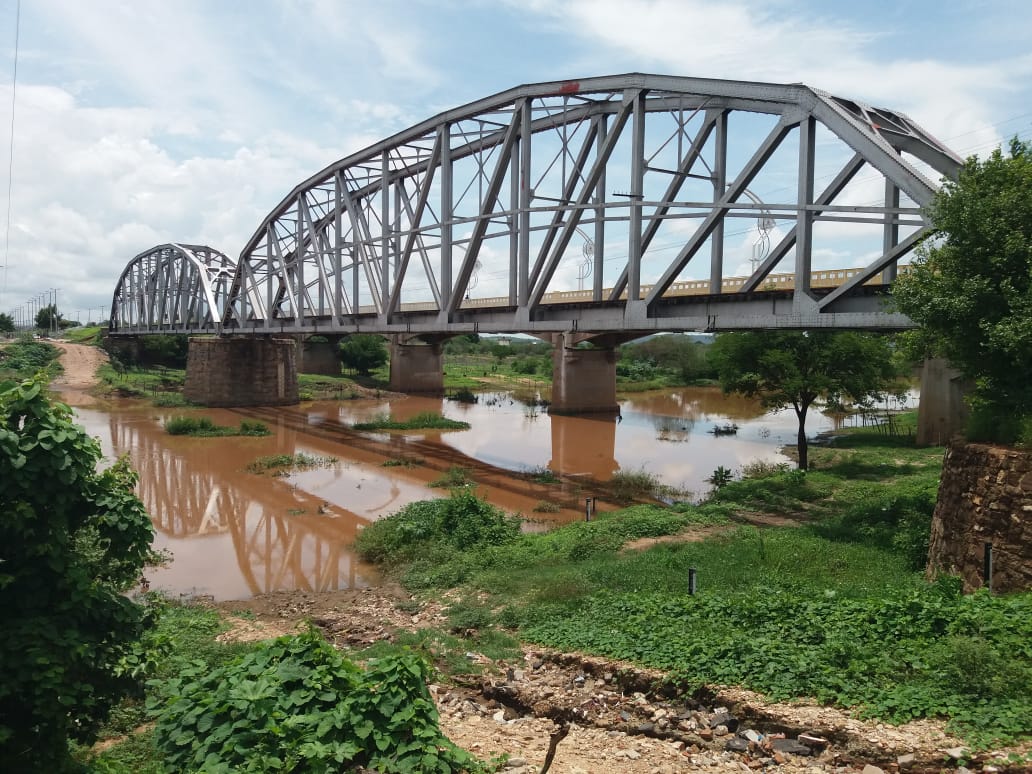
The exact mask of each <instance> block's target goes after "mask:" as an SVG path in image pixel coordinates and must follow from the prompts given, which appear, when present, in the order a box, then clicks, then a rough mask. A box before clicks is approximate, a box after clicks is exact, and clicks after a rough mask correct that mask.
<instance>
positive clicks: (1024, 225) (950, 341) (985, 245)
mask: <svg viewBox="0 0 1032 774" xmlns="http://www.w3.org/2000/svg"><path fill="white" fill-rule="evenodd" d="M928 214H929V217H930V220H931V223H932V228H933V230H934V235H935V237H936V239H933V240H932V241H929V242H927V243H925V245H924V246H922V248H921V249H920V250H919V253H918V257H917V258H916V260H915V261H914V263H913V265H912V267H911V271H910V272H909V273H907V274H905V275H902V276H900V277H899V279H898V280H897V282H896V283H895V285H894V286H893V290H892V292H893V298H894V299H895V302H896V305H897V306H898V307H899V309H900V311H902V312H903V313H904V314H906V315H907V316H908V317H910V319H911V320H913V321H914V322H915V323H917V324H918V325H919V326H920V334H921V336H922V338H923V342H922V343H923V344H924V346H925V349H926V350H927V351H930V352H933V353H935V354H939V355H942V356H944V357H946V358H947V359H948V360H949V361H950V362H951V363H952V364H953V365H954V366H955V367H956V368H959V369H960V370H961V371H962V372H963V373H964V374H965V375H966V376H968V377H970V378H972V379H974V380H975V384H976V387H975V398H976V406H975V408H976V410H977V409H978V408H979V407H980V406H981V408H983V409H985V410H986V412H987V413H989V414H995V415H996V417H997V420H998V421H997V424H998V425H1000V426H1002V427H1004V428H1006V427H1008V426H1009V428H1010V429H1011V430H1012V431H1013V430H1014V429H1015V428H1016V425H1017V423H1016V422H1015V421H1014V420H1015V419H1017V418H1018V417H1020V416H1022V415H1026V416H1027V415H1029V414H1032V378H1029V376H1030V373H1032V371H1030V363H1032V144H1030V143H1028V142H1023V141H1020V140H1017V139H1015V140H1013V141H1011V145H1010V156H1009V157H1006V156H1004V155H1003V154H1002V153H1001V152H1000V150H999V149H997V150H996V151H994V152H993V153H992V155H991V156H989V158H988V159H986V160H985V161H979V160H978V159H977V158H974V157H972V158H970V159H968V160H967V163H965V164H964V166H963V168H962V169H961V171H960V176H959V177H958V179H957V180H956V182H953V181H947V182H945V183H944V184H943V187H942V190H940V191H939V193H938V194H937V195H936V197H935V200H934V201H933V203H932V205H931V207H930V208H929V212H928ZM979 404H980V406H979ZM976 413H977V411H976ZM999 440H1006V439H999Z"/></svg>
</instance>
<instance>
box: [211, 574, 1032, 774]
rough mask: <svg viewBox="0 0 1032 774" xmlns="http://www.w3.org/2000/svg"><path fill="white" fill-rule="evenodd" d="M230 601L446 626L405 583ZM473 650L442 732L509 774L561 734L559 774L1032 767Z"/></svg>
mask: <svg viewBox="0 0 1032 774" xmlns="http://www.w3.org/2000/svg"><path fill="white" fill-rule="evenodd" d="M224 606H226V607H228V608H229V609H231V610H232V611H234V612H239V611H241V610H246V611H249V612H250V613H252V614H254V616H255V618H256V619H257V621H252V622H251V623H252V625H253V624H255V623H257V624H262V622H266V623H267V624H274V625H275V627H274V628H279V627H281V626H283V625H284V624H287V623H290V622H294V623H296V622H298V621H299V620H302V619H308V620H311V621H312V622H313V623H315V624H316V625H318V626H319V627H320V628H322V629H323V630H324V632H325V633H326V635H327V637H328V638H329V639H331V640H332V641H334V642H336V643H337V644H338V645H349V646H352V647H362V646H364V645H367V644H369V643H370V642H373V641H376V640H380V639H390V638H392V637H393V633H394V632H396V631H398V630H399V629H409V630H411V629H418V628H420V627H422V626H435V627H441V626H444V625H445V617H444V615H443V609H442V606H441V605H440V604H437V603H432V604H423V605H422V606H419V607H418V609H417V608H416V607H415V606H413V605H412V604H411V603H410V601H409V600H408V598H407V595H405V594H404V592H401V591H400V590H398V589H396V588H395V589H386V588H380V589H376V590H373V589H362V590H351V591H342V592H333V593H329V594H311V593H303V592H302V593H298V592H293V593H289V594H276V595H266V596H264V597H258V598H255V599H254V600H250V601H247V602H235V603H231V606H230V604H229V603H224ZM466 655H467V659H469V661H470V666H471V669H470V671H471V672H474V671H477V670H482V671H483V672H484V674H483V675H469V676H466V677H461V676H460V677H455V678H454V680H453V682H452V683H450V684H445V683H443V682H442V683H440V684H435V685H432V686H431V693H432V694H433V696H434V698H435V700H436V702H437V706H438V709H439V712H440V715H441V727H442V729H443V730H444V732H445V733H446V734H447V735H448V737H449V738H450V739H452V741H454V742H455V743H456V744H458V745H459V746H461V747H463V748H465V749H467V750H470V751H471V752H473V753H474V754H476V755H477V756H479V757H480V758H482V759H484V760H491V759H492V758H495V759H497V758H499V757H500V756H508V758H507V762H506V763H505V764H504V766H505V768H504V771H505V772H507V773H508V774H532V773H534V774H536V772H539V771H540V770H541V767H542V765H543V763H544V760H545V756H546V754H547V751H548V747H549V741H550V738H551V736H552V734H553V733H555V732H556V730H557V728H560V727H567V728H568V735H567V736H566V737H565V738H564V739H562V741H560V742H559V743H558V745H557V746H556V754H555V759H554V761H553V763H552V765H551V768H550V769H549V772H551V774H589V773H590V774H594V773H595V772H622V773H626V774H667V773H668V772H682V771H697V770H703V771H714V772H719V771H736V772H743V774H744V773H745V772H754V771H762V772H770V773H771V774H781V773H782V772H783V773H784V774H803V773H805V774H824V773H827V772H834V773H835V774H879V772H881V774H912V773H917V772H920V773H921V774H924V773H925V772H933V771H934V772H939V771H943V770H952V771H956V772H958V774H965V771H963V770H962V769H963V767H964V765H966V766H967V768H968V771H970V772H978V771H982V772H986V774H995V773H996V772H1008V773H1012V772H1019V771H1032V767H1027V766H1021V765H1013V764H1011V765H1009V766H1007V765H1004V764H1003V763H1002V759H1004V758H1006V753H1005V752H1000V753H992V754H988V755H981V756H979V757H978V758H977V759H976V760H975V761H972V759H971V758H969V757H967V751H966V750H965V749H964V747H963V743H962V742H961V740H959V739H956V738H954V737H951V736H949V735H948V734H946V733H945V732H944V730H943V727H942V724H941V723H936V722H934V721H916V722H912V723H908V724H905V725H902V726H891V725H887V724H883V723H876V722H869V721H864V720H860V719H858V718H855V717H852V716H850V715H849V714H848V713H846V712H845V711H843V710H839V709H835V708H833V707H824V706H818V705H809V704H803V703H798V704H796V703H793V704H788V703H777V702H770V701H769V700H767V699H765V698H764V697H762V696H760V695H759V694H756V693H753V692H750V691H746V690H742V689H737V688H734V689H722V690H720V691H715V692H706V691H703V692H697V693H696V694H694V695H684V694H683V693H682V692H680V691H679V690H678V689H677V687H676V686H674V685H672V684H671V683H670V682H669V681H668V680H667V678H666V675H665V674H664V673H662V672H658V671H652V670H647V669H641V668H638V667H635V666H634V665H631V664H627V663H622V662H615V661H610V660H607V659H601V658H595V657H587V656H583V655H580V654H564V653H557V652H550V651H543V650H533V649H526V650H525V652H524V657H523V659H522V661H519V662H515V663H502V662H491V661H490V660H488V659H486V658H485V657H483V656H481V655H479V654H476V653H468V654H466ZM1019 752H1025V753H1027V752H1028V750H1027V749H1024V750H1019Z"/></svg>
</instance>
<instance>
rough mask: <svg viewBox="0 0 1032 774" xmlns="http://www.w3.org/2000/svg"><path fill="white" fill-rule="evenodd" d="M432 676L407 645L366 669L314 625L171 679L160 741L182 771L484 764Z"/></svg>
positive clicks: (159, 701) (161, 706)
mask: <svg viewBox="0 0 1032 774" xmlns="http://www.w3.org/2000/svg"><path fill="white" fill-rule="evenodd" d="M428 676H429V675H428V667H427V664H426V662H425V661H423V660H422V659H421V658H420V657H419V656H417V655H416V654H414V653H399V652H397V651H395V652H394V653H392V654H391V655H389V656H386V657H384V658H380V659H369V660H368V662H367V664H366V668H365V669H362V668H361V667H358V666H356V665H355V664H354V663H352V662H351V661H349V660H348V659H346V658H345V657H344V656H343V655H342V654H341V653H340V652H339V651H337V650H336V649H335V648H334V647H333V646H332V645H330V644H329V643H327V642H326V641H325V640H324V639H323V638H322V635H320V634H319V633H318V632H317V631H316V630H312V629H309V630H308V631H307V632H305V633H303V634H300V635H296V636H288V637H281V638H279V639H277V640H275V641H273V642H271V643H267V644H265V645H263V646H261V647H259V648H256V649H255V650H253V651H252V652H250V653H247V654H245V655H243V656H242V657H240V658H239V659H237V660H235V661H233V662H231V663H229V664H227V665H226V666H224V667H220V668H217V669H214V670H213V669H210V668H209V667H208V665H207V664H197V665H192V666H189V667H187V668H185V669H184V670H183V671H182V672H181V673H180V675H179V676H177V677H175V678H173V679H171V680H168V681H166V682H165V684H164V685H163V686H162V688H161V690H160V692H159V694H158V695H157V696H155V697H154V700H153V702H152V705H151V706H152V707H153V708H154V709H155V710H156V711H157V726H156V728H155V734H154V736H155V741H156V744H157V747H158V749H159V750H160V751H161V752H162V753H163V756H164V762H165V765H166V767H169V768H171V769H173V770H176V771H209V772H212V774H216V773H217V772H233V771H255V772H265V771H306V772H327V773H328V772H333V771H340V770H342V769H343V768H349V769H350V768H353V767H359V766H362V767H368V768H371V769H374V770H376V771H382V772H452V771H459V770H467V771H475V770H479V769H481V766H480V765H479V764H478V763H477V761H476V760H475V759H474V758H473V757H472V756H471V755H469V754H468V753H466V752H465V751H463V750H460V749H459V748H457V747H455V746H454V745H453V744H452V743H451V742H449V741H448V739H447V738H446V737H445V736H444V735H443V734H442V733H441V731H440V729H439V728H438V726H437V709H436V707H435V706H434V702H433V699H432V698H431V696H430V692H429V690H428V688H427V682H428Z"/></svg>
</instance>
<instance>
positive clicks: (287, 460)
mask: <svg viewBox="0 0 1032 774" xmlns="http://www.w3.org/2000/svg"><path fill="white" fill-rule="evenodd" d="M337 461H338V460H337V458H336V457H316V456H313V455H311V454H304V453H301V452H298V453H297V454H273V455H269V456H267V457H259V458H258V459H256V460H254V461H253V462H250V463H248V465H247V467H246V468H244V470H246V471H247V472H248V473H267V472H269V471H281V473H280V475H282V474H283V473H284V472H286V471H287V470H288V469H289V470H311V469H312V468H329V467H333V466H334V465H336V464H337Z"/></svg>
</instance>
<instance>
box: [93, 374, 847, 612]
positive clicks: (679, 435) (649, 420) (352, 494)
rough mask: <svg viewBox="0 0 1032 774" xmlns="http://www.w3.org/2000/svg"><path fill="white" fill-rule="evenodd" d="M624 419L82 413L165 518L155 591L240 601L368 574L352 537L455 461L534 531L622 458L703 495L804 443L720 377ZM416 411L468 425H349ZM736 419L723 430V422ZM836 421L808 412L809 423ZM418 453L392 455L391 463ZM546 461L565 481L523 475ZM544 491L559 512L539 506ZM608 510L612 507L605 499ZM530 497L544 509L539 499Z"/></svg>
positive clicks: (325, 405) (98, 407)
mask: <svg viewBox="0 0 1032 774" xmlns="http://www.w3.org/2000/svg"><path fill="white" fill-rule="evenodd" d="M620 408H621V411H620V416H619V417H606V418H585V417H560V416H549V415H548V414H547V413H546V411H545V410H544V409H542V408H539V407H537V406H534V405H528V403H525V402H521V401H520V400H517V399H516V398H515V397H513V396H512V395H510V394H508V393H483V394H481V395H480V396H479V401H478V402H477V403H475V404H459V403H455V402H451V401H445V400H440V399H430V398H417V397H401V398H395V399H392V400H387V399H384V400H353V401H342V402H316V403H305V404H302V405H301V406H297V407H289V408H262V409H208V410H191V412H190V413H192V414H199V415H204V416H208V417H210V418H211V419H212V420H213V421H215V422H216V423H219V424H225V425H237V424H239V423H240V421H241V420H244V419H247V420H255V419H257V420H260V421H262V422H264V423H265V424H266V425H267V426H268V427H269V428H270V429H271V430H272V435H271V436H268V437H264V438H247V437H229V438H192V437H186V436H170V435H168V434H167V433H166V432H165V430H164V428H163V422H164V421H165V420H166V419H167V418H169V417H172V416H176V415H180V414H183V413H184V411H183V410H182V409H158V408H153V407H149V406H143V405H141V404H139V403H137V402H129V401H124V402H117V401H116V402H111V403H97V404H94V405H93V406H79V407H76V409H75V411H76V414H77V416H78V419H79V421H80V422H81V423H82V424H83V425H84V426H85V427H86V429H87V430H88V432H89V433H90V434H91V435H93V436H95V437H98V438H99V439H100V441H101V444H102V446H103V449H104V453H105V455H106V456H107V457H109V458H114V457H117V456H119V455H123V454H128V455H129V456H130V458H131V459H132V463H133V465H134V467H135V468H136V470H137V471H138V472H139V474H140V484H139V494H140V497H141V499H142V500H143V501H144V503H145V504H146V506H147V509H148V511H149V512H150V514H151V517H152V519H153V521H154V526H155V528H156V533H157V534H156V539H155V547H156V548H158V549H161V550H163V551H165V552H167V553H169V554H170V555H171V557H172V559H171V561H170V562H169V563H168V564H167V566H165V567H162V568H158V569H155V570H153V571H151V572H149V573H148V581H149V583H150V585H151V588H156V589H161V590H164V591H166V592H169V593H171V594H203V595H210V596H211V597H213V598H215V599H217V600H227V599H246V598H249V597H251V596H253V595H255V594H259V593H262V592H268V591H276V590H288V589H291V590H292V589H301V590H311V591H324V590H335V589H342V588H354V587H361V586H366V585H371V584H375V583H376V582H377V575H376V572H375V570H373V568H371V567H369V566H368V565H365V564H363V563H362V562H359V561H358V560H357V559H356V558H355V557H354V555H353V554H352V553H351V552H350V550H349V548H348V546H349V545H350V543H351V542H352V541H353V540H354V538H355V535H356V533H357V532H358V530H360V529H362V528H363V527H364V526H365V525H367V524H369V523H370V522H372V521H374V520H376V519H377V518H379V517H381V516H383V515H387V514H390V513H393V512H394V511H396V510H398V509H399V508H401V507H402V506H403V505H405V504H406V503H409V502H413V501H415V500H420V499H427V498H430V497H441V496H445V495H446V494H447V491H446V490H442V489H438V488H430V487H429V486H428V484H429V483H430V482H432V481H433V480H435V479H437V478H439V477H440V476H441V475H442V474H443V473H444V472H445V471H446V470H447V469H448V468H450V467H452V466H460V467H463V468H466V469H468V470H469V471H470V474H471V476H472V478H473V479H474V480H475V481H476V482H477V491H478V492H479V493H480V494H481V495H482V496H484V497H486V498H487V499H488V500H490V501H491V502H493V503H495V504H496V505H499V506H501V507H502V508H505V509H506V510H508V511H518V512H520V513H522V514H523V515H524V516H525V517H529V518H531V519H534V521H533V522H532V523H531V524H529V526H528V528H530V529H543V528H547V526H548V524H549V523H556V522H564V521H569V520H571V519H579V518H584V505H583V501H584V498H585V497H591V496H593V495H595V494H596V489H597V488H598V485H597V484H595V483H594V482H605V481H608V480H609V479H611V478H612V476H613V474H614V473H616V472H617V471H639V470H643V471H646V472H648V473H651V474H653V475H654V476H656V477H657V478H658V479H659V480H660V481H661V482H662V483H664V484H667V485H669V486H672V487H676V488H678V489H680V490H683V491H684V492H685V493H686V494H684V495H683V496H684V497H685V498H689V497H692V496H695V497H698V496H701V495H703V494H705V493H706V492H707V491H708V489H709V485H708V484H706V483H705V479H706V478H707V477H708V476H709V475H710V474H711V473H712V472H713V470H714V469H716V468H717V467H718V466H724V467H726V468H731V469H734V470H738V469H740V468H741V466H742V465H743V464H746V463H749V462H752V461H755V460H770V461H777V460H784V459H785V458H784V457H783V456H782V455H780V453H779V451H778V450H779V448H780V447H781V446H783V445H785V444H790V443H793V442H794V440H795V416H794V414H793V413H792V412H791V410H789V411H787V412H779V413H776V414H766V413H764V411H763V409H762V408H761V407H760V406H759V405H758V404H757V403H756V402H754V401H750V400H746V399H743V398H739V397H729V396H725V395H722V394H721V392H720V390H719V389H716V388H681V389H670V390H665V391H662V392H653V393H647V394H638V395H632V396H630V397H626V398H624V399H623V400H621V402H620ZM423 411H435V412H441V413H443V414H444V415H445V416H448V417H452V418H455V419H462V420H464V421H466V422H468V423H469V424H470V425H471V427H470V429H469V430H462V431H449V432H436V431H435V432H427V431H420V432H411V433H405V434H402V435H389V434H386V433H360V432H357V431H355V430H352V429H351V425H353V424H354V423H356V422H361V421H364V420H368V419H371V418H374V417H376V416H378V415H382V414H393V415H394V416H395V417H396V418H399V417H400V418H405V417H409V416H412V415H413V414H417V413H419V412H423ZM728 423H734V424H737V425H738V431H737V434H734V435H720V436H716V435H714V434H713V433H712V430H713V428H714V427H715V426H724V425H726V424H728ZM832 426H833V420H832V419H830V418H829V417H825V416H823V415H821V414H820V413H818V412H811V416H810V418H809V420H808V422H807V430H808V431H809V433H810V434H811V435H813V434H816V433H818V432H821V431H823V430H827V429H829V428H831V427H832ZM280 454H307V455H312V456H316V457H332V458H334V459H335V460H336V461H335V462H333V463H332V464H328V465H326V466H324V467H318V468H314V469H311V470H305V471H294V472H290V473H289V475H278V476H277V475H269V474H263V475H259V474H255V473H250V472H248V471H247V470H246V467H247V465H248V464H249V463H251V462H253V461H254V460H255V459H257V458H259V457H264V456H269V455H280ZM401 459H408V460H415V461H417V462H418V464H413V465H408V466H403V465H393V466H389V467H388V466H384V462H385V461H387V460H401ZM543 470H550V471H553V472H555V473H557V474H560V475H561V478H562V480H561V483H538V482H536V481H535V480H533V479H532V477H530V476H527V475H522V476H521V475H519V474H521V473H522V474H526V473H528V472H534V471H543ZM545 503H549V504H551V505H549V506H547V507H548V508H550V509H551V510H554V509H555V507H558V508H559V510H558V511H557V512H551V513H548V512H542V508H543V507H546V506H544V504H545ZM599 507H600V508H603V509H606V508H612V507H616V506H615V505H614V504H612V503H607V502H605V501H604V500H603V501H602V502H600V503H599ZM535 509H537V510H535Z"/></svg>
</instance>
